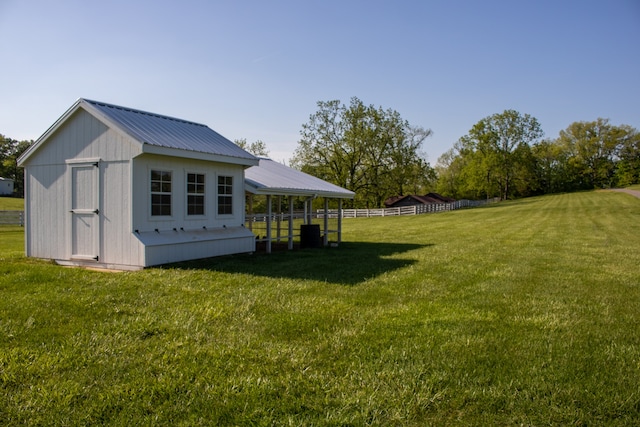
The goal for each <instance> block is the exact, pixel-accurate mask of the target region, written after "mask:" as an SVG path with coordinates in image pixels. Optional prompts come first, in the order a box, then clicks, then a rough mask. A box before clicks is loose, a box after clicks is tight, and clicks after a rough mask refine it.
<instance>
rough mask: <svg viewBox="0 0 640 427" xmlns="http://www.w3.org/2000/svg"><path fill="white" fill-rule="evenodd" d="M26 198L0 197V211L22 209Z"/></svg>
mask: <svg viewBox="0 0 640 427" xmlns="http://www.w3.org/2000/svg"><path fill="white" fill-rule="evenodd" d="M22 210H24V199H18V198H16V197H0V211H22Z"/></svg>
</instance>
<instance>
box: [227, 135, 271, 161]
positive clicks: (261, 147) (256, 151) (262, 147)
mask: <svg viewBox="0 0 640 427" xmlns="http://www.w3.org/2000/svg"><path fill="white" fill-rule="evenodd" d="M233 142H234V143H235V144H236V145H237V146H238V147H240V148H242V149H243V150H245V151H248V152H249V153H251V154H253V155H254V156H256V157H268V156H269V150H267V144H265V143H264V142H262V141H261V140H257V141H255V142H252V143H251V144H249V143H248V142H247V140H246V138H241V139H236V140H234V141H233Z"/></svg>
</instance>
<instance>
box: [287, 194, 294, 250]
mask: <svg viewBox="0 0 640 427" xmlns="http://www.w3.org/2000/svg"><path fill="white" fill-rule="evenodd" d="M288 197H289V244H288V249H289V250H291V249H293V197H291V196H288Z"/></svg>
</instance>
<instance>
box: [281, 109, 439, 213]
mask: <svg viewBox="0 0 640 427" xmlns="http://www.w3.org/2000/svg"><path fill="white" fill-rule="evenodd" d="M300 134H301V138H300V141H299V142H298V147H297V149H296V151H295V153H294V156H293V158H292V160H291V165H292V166H293V167H296V168H298V169H300V170H302V171H304V172H307V173H309V174H311V175H314V176H317V177H319V178H322V179H324V180H326V181H329V182H332V183H334V184H337V185H339V186H341V187H344V188H347V189H349V190H351V191H354V192H355V193H356V199H355V204H356V205H357V206H366V207H379V206H381V205H382V203H383V202H384V200H385V199H386V198H388V197H390V196H393V195H398V194H404V193H405V192H406V191H415V190H425V188H426V186H427V185H429V183H430V180H432V179H433V176H434V173H433V169H432V168H431V167H430V165H429V163H428V162H427V161H426V159H425V156H424V154H423V153H422V152H421V149H422V144H423V142H424V140H425V139H426V138H427V137H429V136H430V135H431V131H430V130H428V129H424V128H421V127H412V126H410V125H409V123H408V122H407V121H406V120H403V119H402V117H401V116H400V114H399V113H398V112H397V111H394V110H391V109H387V110H384V109H383V108H382V107H378V108H376V107H374V106H372V105H365V104H364V103H363V102H362V101H361V100H359V99H358V98H355V97H354V98H352V99H351V103H350V104H349V105H348V106H347V105H344V104H341V103H340V101H339V100H332V101H320V102H318V111H316V112H315V113H314V114H312V115H311V116H310V117H309V121H308V122H307V123H305V124H303V125H302V130H301V132H300Z"/></svg>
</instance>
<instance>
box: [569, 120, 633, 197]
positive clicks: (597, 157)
mask: <svg viewBox="0 0 640 427" xmlns="http://www.w3.org/2000/svg"><path fill="white" fill-rule="evenodd" d="M637 134H638V132H637V131H636V130H635V129H633V128H631V127H630V126H626V125H622V126H613V125H611V124H610V123H609V120H608V119H602V118H598V119H596V120H594V121H591V122H574V123H572V124H571V125H569V127H567V129H565V130H562V131H560V136H559V137H558V144H560V146H561V147H562V148H563V149H564V150H565V151H566V152H567V153H568V155H569V159H568V167H569V168H571V169H572V170H573V171H575V174H576V176H577V177H578V179H579V180H578V182H577V183H576V187H577V188H583V189H590V188H605V187H612V186H615V185H616V183H617V182H616V181H617V178H619V177H620V175H619V174H618V173H617V168H618V166H623V169H624V173H623V176H624V177H625V178H624V180H625V181H633V180H634V178H633V176H634V174H637V172H638V169H637V164H635V165H634V159H636V158H637V155H638V154H637V147H638V145H637V144H638V143H637V138H638V135H637ZM621 156H624V157H621ZM622 159H624V161H623V162H622V164H620V162H621V160H622ZM636 176H637V175H636Z"/></svg>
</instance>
